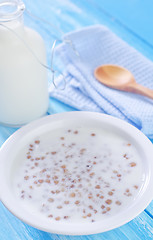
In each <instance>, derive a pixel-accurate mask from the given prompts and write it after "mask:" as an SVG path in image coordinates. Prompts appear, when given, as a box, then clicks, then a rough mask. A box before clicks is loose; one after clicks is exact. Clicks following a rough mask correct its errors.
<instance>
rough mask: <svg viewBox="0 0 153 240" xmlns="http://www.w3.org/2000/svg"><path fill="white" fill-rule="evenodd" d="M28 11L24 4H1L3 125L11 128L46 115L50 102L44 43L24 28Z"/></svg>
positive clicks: (0, 98)
mask: <svg viewBox="0 0 153 240" xmlns="http://www.w3.org/2000/svg"><path fill="white" fill-rule="evenodd" d="M24 9H25V6H24V4H23V2H22V1H19V0H18V1H17V0H12V1H0V123H2V124H5V125H8V126H20V125H23V124H26V123H28V122H30V121H32V120H34V119H36V118H39V117H41V116H43V115H45V113H46V112H47V109H48V102H49V97H48V81H47V69H46V68H44V67H43V66H42V65H41V64H40V62H42V63H44V64H46V50H45V46H44V42H43V39H42V38H41V36H40V35H39V34H38V33H37V32H36V31H34V30H32V29H30V28H27V27H25V26H24V24H23V12H24ZM31 50H32V52H31ZM32 53H34V54H32ZM34 55H36V56H37V58H36V57H35V56H34ZM38 59H39V61H40V62H39V61H38Z"/></svg>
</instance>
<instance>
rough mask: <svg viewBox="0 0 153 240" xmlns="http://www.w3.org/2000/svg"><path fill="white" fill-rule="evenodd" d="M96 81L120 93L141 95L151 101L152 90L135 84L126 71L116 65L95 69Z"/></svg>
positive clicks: (152, 96)
mask: <svg viewBox="0 0 153 240" xmlns="http://www.w3.org/2000/svg"><path fill="white" fill-rule="evenodd" d="M94 75H95V77H96V79H97V80H98V81H99V82H101V83H103V84H104V85H106V86H108V87H111V88H115V89H118V90H122V91H127V92H132V93H137V94H141V95H143V96H146V97H149V98H152V99H153V90H151V89H149V88H146V87H144V86H142V85H140V84H138V83H136V81H135V79H134V77H133V75H132V73H131V72H129V71H128V70H127V69H125V68H123V67H120V66H117V65H102V66H99V67H98V68H96V69H95V72H94Z"/></svg>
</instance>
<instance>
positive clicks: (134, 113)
mask: <svg viewBox="0 0 153 240" xmlns="http://www.w3.org/2000/svg"><path fill="white" fill-rule="evenodd" d="M64 39H70V40H71V41H72V42H73V45H74V47H75V49H76V51H77V53H78V54H79V57H78V56H77V55H76V53H75V51H74V49H73V48H72V47H71V45H70V44H67V43H62V44H60V45H59V46H58V47H57V48H56V55H57V56H58V57H60V58H61V59H62V61H63V62H64V64H65V68H66V71H65V72H64V76H65V79H66V82H67V83H66V88H65V89H64V90H60V89H61V87H62V85H63V77H62V76H60V77H59V78H58V87H57V88H55V87H54V86H53V85H52V86H51V87H50V96H51V97H54V98H57V99H58V100H60V101H62V102H64V103H66V104H68V105H70V106H73V107H75V108H77V109H78V110H84V111H97V112H102V113H106V114H110V115H113V116H116V117H118V118H121V119H124V120H126V121H128V122H129V123H131V124H133V125H134V126H136V127H137V128H138V129H140V130H141V131H142V132H143V133H144V134H146V135H147V136H148V137H150V138H153V100H151V99H149V98H147V97H143V96H140V95H137V94H133V93H126V92H122V91H119V90H114V89H111V88H108V87H106V86H104V85H102V84H101V83H99V82H98V81H97V80H96V79H95V78H94V75H93V73H94V69H95V68H96V67H97V66H99V65H102V64H118V65H121V66H123V67H125V68H127V69H129V70H130V71H131V72H132V73H133V75H134V76H135V79H136V81H137V83H140V84H142V85H144V86H146V87H148V88H151V89H153V63H152V62H151V61H149V60H148V59H147V58H145V57H144V56H143V55H142V54H140V53H139V52H137V51H136V50H135V49H134V48H132V47H131V46H129V45H128V44H127V43H125V42H124V41H123V40H121V39H120V38H119V37H117V36H116V35H115V34H113V33H112V32H111V31H110V30H109V29H108V28H106V27H104V26H102V25H95V26H91V27H87V28H84V29H81V30H79V31H75V32H72V33H68V34H66V35H65V36H64Z"/></svg>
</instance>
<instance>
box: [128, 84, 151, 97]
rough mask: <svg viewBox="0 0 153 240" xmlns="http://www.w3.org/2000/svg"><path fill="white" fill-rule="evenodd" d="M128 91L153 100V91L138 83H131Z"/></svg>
mask: <svg viewBox="0 0 153 240" xmlns="http://www.w3.org/2000/svg"><path fill="white" fill-rule="evenodd" d="M127 91H129V92H133V93H137V94H140V95H143V96H146V97H149V98H151V99H153V90H151V89H149V88H147V87H144V86H142V85H140V84H138V83H131V84H130V85H129V86H128V89H127Z"/></svg>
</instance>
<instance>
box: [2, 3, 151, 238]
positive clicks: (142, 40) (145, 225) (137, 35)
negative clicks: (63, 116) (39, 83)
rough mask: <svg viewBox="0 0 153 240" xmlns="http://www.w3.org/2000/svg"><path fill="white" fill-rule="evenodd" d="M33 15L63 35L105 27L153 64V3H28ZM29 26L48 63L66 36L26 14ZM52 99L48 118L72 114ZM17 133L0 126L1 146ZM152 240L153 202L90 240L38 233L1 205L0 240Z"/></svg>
mask: <svg viewBox="0 0 153 240" xmlns="http://www.w3.org/2000/svg"><path fill="white" fill-rule="evenodd" d="M24 3H25V4H26V7H27V9H28V10H30V11H31V12H32V13H33V14H35V15H37V16H39V17H42V18H45V19H46V20H47V21H49V22H50V23H52V24H53V25H54V26H56V28H58V29H59V30H60V31H62V32H63V33H66V32H69V31H72V30H76V29H80V28H81V27H84V26H88V25H92V24H99V23H100V24H104V25H106V26H107V27H109V28H110V29H111V30H112V31H113V32H114V33H116V34H117V35H118V36H119V37H121V38H122V39H123V40H125V41H126V42H128V43H129V44H130V45H131V46H133V47H134V48H135V49H137V50H138V51H140V52H141V53H142V54H143V55H145V56H146V57H147V58H149V59H150V60H153V30H152V29H153V14H152V9H153V1H152V0H145V1H144V0H128V1H123V0H115V1H114V0H107V1H106V0H62V1H61V0H56V1H53V0H44V1H41V0H37V1H30V0H24ZM25 24H26V25H28V26H30V27H32V28H34V29H36V30H37V31H38V32H39V33H40V34H41V35H42V36H43V37H44V39H45V42H46V46H47V52H48V59H49V57H50V56H49V55H50V53H49V52H50V48H51V45H52V44H53V41H54V40H55V39H56V38H61V37H62V33H61V32H58V31H57V29H54V27H51V26H49V25H47V24H45V23H40V22H39V21H38V20H36V19H35V20H34V19H33V18H32V17H30V16H29V15H28V14H27V13H25ZM72 110H74V109H73V108H71V107H69V106H66V105H64V104H63V103H61V102H59V101H57V100H56V99H50V107H49V110H48V114H54V113H57V112H64V111H72ZM15 131H16V129H13V128H7V127H3V126H0V145H2V144H3V142H4V141H5V140H6V139H7V138H8V137H9V136H10V135H11V134H13V133H14V132H15ZM79 239H80V240H103V239H108V240H128V239H130V240H139V239H140V240H143V239H144V240H145V239H146V240H148V239H153V202H152V203H151V204H150V205H149V206H148V207H147V208H146V209H145V210H144V211H143V212H142V213H141V214H140V215H139V216H138V217H136V218H135V219H133V220H132V221H131V222H129V223H127V224H125V225H123V226H121V227H120V228H117V229H115V230H112V231H109V232H105V233H101V234H96V235H90V236H63V235H56V234H50V233H45V232H42V231H40V230H37V229H34V228H32V227H30V226H28V225H26V224H25V223H23V222H21V221H20V220H19V219H17V218H16V217H14V216H13V215H12V214H11V213H10V212H9V211H8V210H7V209H6V208H5V207H4V206H3V205H2V203H0V240H79Z"/></svg>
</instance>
